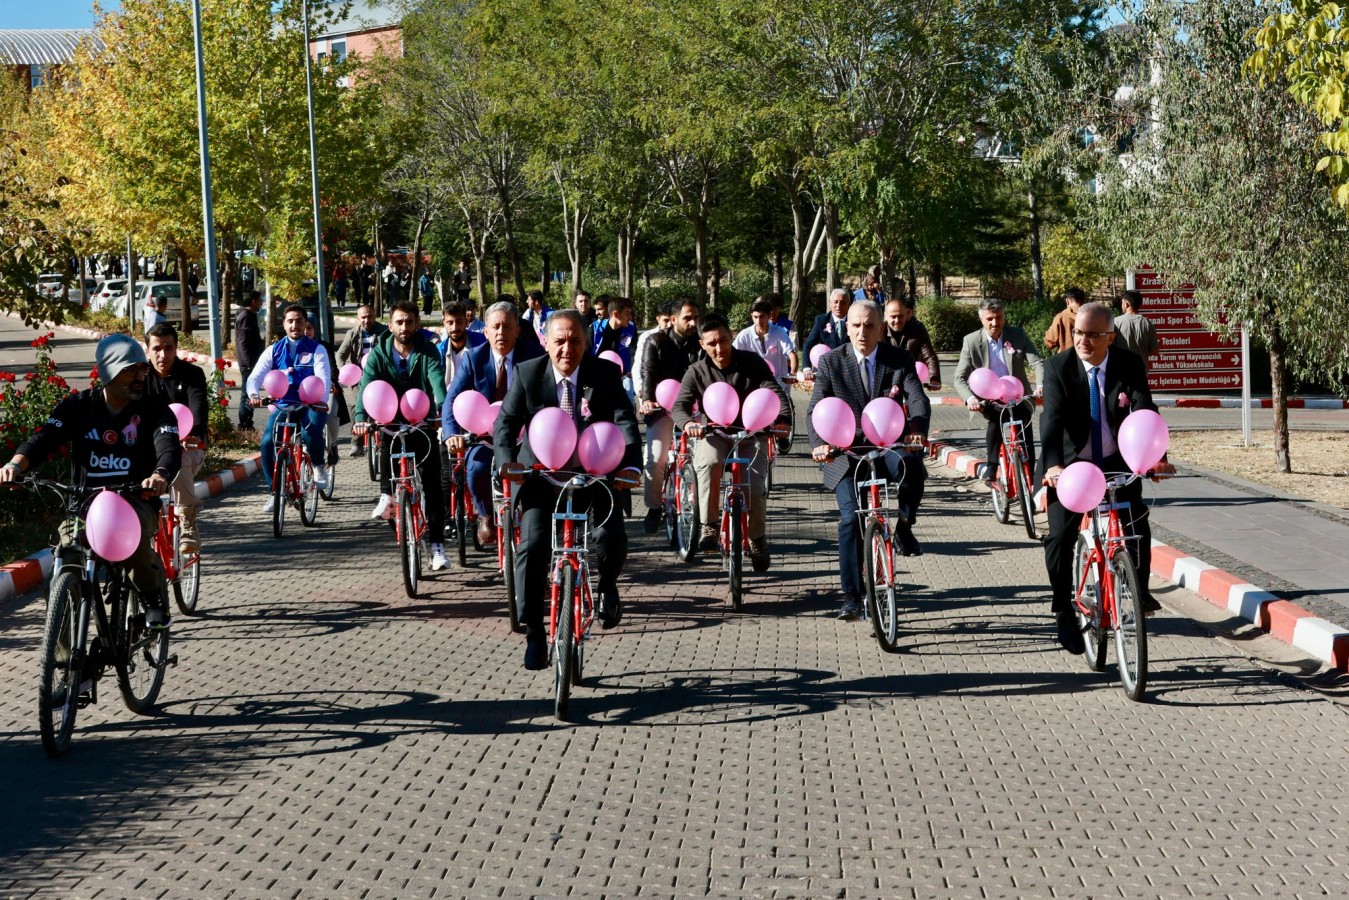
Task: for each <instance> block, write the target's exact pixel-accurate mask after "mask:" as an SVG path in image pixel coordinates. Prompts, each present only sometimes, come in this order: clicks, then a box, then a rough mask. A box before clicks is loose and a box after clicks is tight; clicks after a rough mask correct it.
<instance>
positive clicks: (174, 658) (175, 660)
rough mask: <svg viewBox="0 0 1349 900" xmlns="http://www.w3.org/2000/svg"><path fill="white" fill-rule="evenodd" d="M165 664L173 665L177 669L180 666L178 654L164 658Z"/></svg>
mask: <svg viewBox="0 0 1349 900" xmlns="http://www.w3.org/2000/svg"><path fill="white" fill-rule="evenodd" d="M164 665H166V666H171V667H173V668H175V669H176V668H177V667H178V654H177V653H175V654H173V655H172V656H170V657H169V658H168V659H166V660H164Z"/></svg>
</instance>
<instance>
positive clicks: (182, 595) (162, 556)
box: [155, 494, 201, 616]
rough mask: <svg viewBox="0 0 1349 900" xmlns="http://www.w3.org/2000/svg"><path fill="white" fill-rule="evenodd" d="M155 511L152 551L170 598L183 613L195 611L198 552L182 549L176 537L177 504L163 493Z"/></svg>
mask: <svg viewBox="0 0 1349 900" xmlns="http://www.w3.org/2000/svg"><path fill="white" fill-rule="evenodd" d="M160 502H161V503H162V504H163V506H162V508H161V509H160V512H159V527H158V528H157V529H156V530H155V552H156V553H158V554H159V561H160V563H162V564H163V566H164V577H165V578H166V579H168V582H169V584H171V585H173V599H174V602H175V603H177V604H178V609H179V610H181V611H182V613H183V615H185V616H194V615H196V614H197V597H198V595H199V594H200V593H201V553H200V552H197V551H192V552H189V553H183V552H182V550H181V549H180V542H179V537H180V535H181V532H182V526H181V525H179V524H178V513H177V508H176V507H175V506H174V505H173V500H172V499H171V498H170V497H169V496H168V495H167V494H166V495H164V496H163V497H160Z"/></svg>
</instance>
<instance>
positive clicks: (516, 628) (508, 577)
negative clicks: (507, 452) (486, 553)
mask: <svg viewBox="0 0 1349 900" xmlns="http://www.w3.org/2000/svg"><path fill="white" fill-rule="evenodd" d="M492 506H493V508H494V509H495V510H496V519H497V568H498V569H500V570H501V577H502V579H503V580H504V581H505V583H506V597H507V598H508V601H507V603H506V606H507V607H508V608H509V609H510V617H511V631H513V632H517V633H518V632H522V631H524V630H525V629H524V627H523V626H521V625H520V611H519V609H517V608H516V606H515V554H516V547H517V545H518V544H519V543H520V520H519V519H518V518H517V517H516V512H515V503H514V501H513V500H512V499H511V480H510V479H509V478H503V479H500V480H498V479H495V478H494V479H492Z"/></svg>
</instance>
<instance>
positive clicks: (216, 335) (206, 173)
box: [128, 0, 221, 360]
mask: <svg viewBox="0 0 1349 900" xmlns="http://www.w3.org/2000/svg"><path fill="white" fill-rule="evenodd" d="M192 41H193V44H194V45H195V51H196V55H197V141H198V143H200V145H201V218H202V228H203V229H204V230H205V238H206V303H207V311H206V315H207V319H208V321H209V322H210V323H211V359H213V360H214V359H219V358H220V354H221V346H220V284H219V281H218V280H217V274H216V271H217V269H216V256H215V211H214V209H213V208H212V202H211V152H210V148H209V146H208V144H207V139H206V65H205V63H204V62H203V60H202V52H201V0H192ZM128 246H129V242H128ZM196 300H197V298H196V297H193V298H191V299H190V301H189V304H188V306H189V308H191V307H192V306H194V305H196ZM184 324H186V323H184Z"/></svg>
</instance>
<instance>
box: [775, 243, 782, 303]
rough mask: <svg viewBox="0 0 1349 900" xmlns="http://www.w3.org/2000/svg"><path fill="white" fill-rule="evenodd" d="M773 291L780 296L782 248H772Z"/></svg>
mask: <svg viewBox="0 0 1349 900" xmlns="http://www.w3.org/2000/svg"><path fill="white" fill-rule="evenodd" d="M773 293H775V294H777V295H778V296H779V297H781V296H782V248H781V247H774V248H773Z"/></svg>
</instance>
